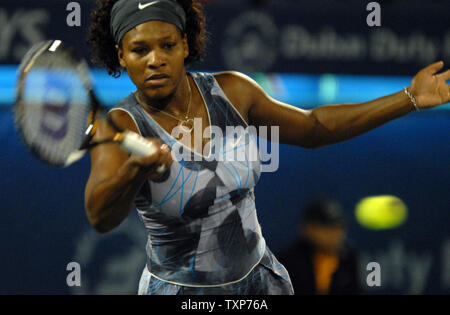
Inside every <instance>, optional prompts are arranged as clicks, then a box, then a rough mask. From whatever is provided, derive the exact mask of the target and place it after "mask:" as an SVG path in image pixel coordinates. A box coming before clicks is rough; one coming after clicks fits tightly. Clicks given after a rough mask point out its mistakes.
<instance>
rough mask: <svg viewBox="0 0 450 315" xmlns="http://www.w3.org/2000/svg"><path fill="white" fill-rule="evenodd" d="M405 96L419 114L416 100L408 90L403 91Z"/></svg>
mask: <svg viewBox="0 0 450 315" xmlns="http://www.w3.org/2000/svg"><path fill="white" fill-rule="evenodd" d="M404 91H405V93H406V95H408V97H409V99H410V100H411V103H413V105H414V108H415V109H416V111H417V112H420V109H419V106H417V102H416V99H415V98H414V96H413V95H412V94H411V92H410V91H408V88H405V89H404Z"/></svg>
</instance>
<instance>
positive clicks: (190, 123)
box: [135, 76, 194, 133]
mask: <svg viewBox="0 0 450 315" xmlns="http://www.w3.org/2000/svg"><path fill="white" fill-rule="evenodd" d="M186 83H187V86H188V89H189V103H188V105H187V111H186V115H185V116H184V120H182V119H180V118H178V117H176V116H174V115H172V114H169V113H167V112H166V111H163V110H162V109H158V108H155V107H153V106H151V105H148V104H147V103H144V102H143V101H142V100H141V97H140V96H139V94H138V93H135V96H136V98H137V101H138V102H139V104H141V105H144V104H145V105H146V106H148V107H150V108H151V109H153V110H155V111H157V112H161V113H163V114H165V115H167V116H169V117H171V118H173V119H175V120H178V121H179V122H180V123H179V124H178V126H180V127H181V128H182V129H183V131H184V132H187V133H190V132H191V131H192V129H194V120H193V119H192V118H189V111H190V109H191V103H192V90H191V84H190V83H189V79H188V77H187V76H186Z"/></svg>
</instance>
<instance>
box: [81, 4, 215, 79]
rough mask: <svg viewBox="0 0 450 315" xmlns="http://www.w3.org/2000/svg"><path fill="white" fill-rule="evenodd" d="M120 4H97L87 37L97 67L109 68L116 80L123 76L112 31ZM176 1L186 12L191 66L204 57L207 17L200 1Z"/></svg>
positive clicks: (92, 59)
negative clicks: (113, 12) (115, 12)
mask: <svg viewBox="0 0 450 315" xmlns="http://www.w3.org/2000/svg"><path fill="white" fill-rule="evenodd" d="M117 1H119V0H97V8H96V9H95V10H94V11H93V12H92V14H91V25H90V28H89V32H88V36H87V42H88V43H89V44H90V46H91V48H92V50H91V61H92V62H93V63H94V64H95V65H98V66H100V67H103V68H106V70H107V71H108V73H109V74H110V75H112V76H113V77H119V76H120V74H121V72H122V67H121V66H120V63H119V59H118V57H117V51H116V42H115V41H114V38H113V36H112V34H111V31H110V20H111V9H112V7H113V6H114V4H115V3H116V2H117ZM176 1H177V2H178V3H179V4H180V5H181V6H182V7H183V9H184V11H185V12H186V36H187V41H188V46H189V56H188V57H187V58H186V59H185V61H184V63H185V65H186V66H188V65H191V64H192V63H194V62H196V61H199V60H201V59H202V58H203V56H204V53H205V46H206V40H207V31H206V26H205V24H206V22H205V15H204V12H203V7H202V4H201V2H200V1H199V0H176ZM119 45H121V43H119Z"/></svg>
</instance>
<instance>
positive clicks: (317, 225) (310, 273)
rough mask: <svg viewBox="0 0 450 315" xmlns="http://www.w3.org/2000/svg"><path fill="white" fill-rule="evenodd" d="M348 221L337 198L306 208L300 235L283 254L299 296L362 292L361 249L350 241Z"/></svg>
mask: <svg viewBox="0 0 450 315" xmlns="http://www.w3.org/2000/svg"><path fill="white" fill-rule="evenodd" d="M346 232H347V222H346V218H345V216H344V213H343V211H342V207H341V205H340V204H339V203H338V202H337V201H334V200H327V199H321V200H316V201H314V202H312V203H310V204H309V205H307V206H306V207H305V209H304V210H303V216H302V219H301V221H300V222H299V237H298V239H297V240H295V242H294V243H292V244H291V245H290V246H289V247H288V248H286V249H285V250H284V251H283V252H282V253H281V254H280V256H279V260H280V262H281V263H282V264H283V265H284V266H285V267H286V269H287V270H288V272H289V275H290V277H291V281H292V285H293V287H294V293H295V294H296V295H316V294H317V295H324V294H330V295H334V294H342V295H343V294H359V293H361V288H360V282H359V275H358V270H359V269H358V265H357V252H356V250H355V249H353V248H352V246H351V245H349V243H348V241H347V240H346Z"/></svg>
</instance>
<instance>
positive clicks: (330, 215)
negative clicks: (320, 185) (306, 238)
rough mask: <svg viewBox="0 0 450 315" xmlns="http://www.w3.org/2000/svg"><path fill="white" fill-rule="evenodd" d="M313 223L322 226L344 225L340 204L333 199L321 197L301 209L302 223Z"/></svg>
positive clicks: (344, 219)
mask: <svg viewBox="0 0 450 315" xmlns="http://www.w3.org/2000/svg"><path fill="white" fill-rule="evenodd" d="M306 223H314V224H319V225H324V226H345V225H346V218H345V215H344V212H343V210H342V206H341V205H340V204H339V203H338V202H337V201H335V200H329V199H321V200H316V201H313V202H311V203H310V204H308V205H307V206H306V207H305V209H304V211H303V218H302V224H306Z"/></svg>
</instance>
